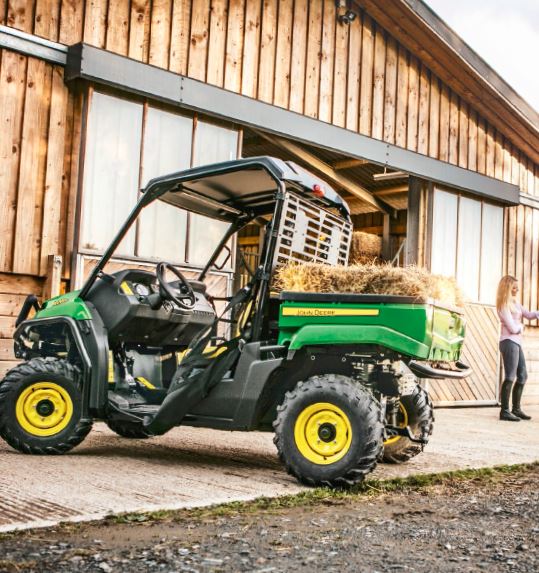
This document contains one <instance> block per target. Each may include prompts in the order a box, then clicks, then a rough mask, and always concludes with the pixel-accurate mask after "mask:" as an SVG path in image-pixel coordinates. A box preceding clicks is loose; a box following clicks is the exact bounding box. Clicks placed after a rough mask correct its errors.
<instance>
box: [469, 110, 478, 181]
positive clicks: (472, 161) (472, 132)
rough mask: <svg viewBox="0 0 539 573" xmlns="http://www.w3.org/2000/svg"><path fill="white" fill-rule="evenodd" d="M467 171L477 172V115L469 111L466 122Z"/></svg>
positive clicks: (473, 111)
mask: <svg viewBox="0 0 539 573" xmlns="http://www.w3.org/2000/svg"><path fill="white" fill-rule="evenodd" d="M467 167H468V169H471V170H472V171H477V113H476V112H475V110H473V109H470V116H469V122H468V165H467Z"/></svg>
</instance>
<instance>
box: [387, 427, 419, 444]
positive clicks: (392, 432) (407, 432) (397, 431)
mask: <svg viewBox="0 0 539 573" xmlns="http://www.w3.org/2000/svg"><path fill="white" fill-rule="evenodd" d="M386 433H387V435H388V439H389V438H393V437H394V436H404V437H405V438H408V439H409V440H410V441H411V442H414V444H421V445H425V444H427V443H428V440H426V439H425V438H423V437H422V436H420V437H419V438H417V437H416V436H414V434H413V433H412V430H411V429H410V426H406V427H402V426H401V427H399V426H389V425H388V426H386Z"/></svg>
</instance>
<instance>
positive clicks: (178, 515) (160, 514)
mask: <svg viewBox="0 0 539 573" xmlns="http://www.w3.org/2000/svg"><path fill="white" fill-rule="evenodd" d="M538 467H539V462H538V463H533V464H518V465H506V466H496V467H493V468H480V469H466V470H455V471H448V472H442V473H433V474H419V475H413V476H409V477H405V478H393V479H385V480H380V479H369V480H367V481H365V482H363V483H361V484H359V485H357V486H355V487H353V488H351V489H348V490H335V489H330V488H313V489H310V490H307V491H302V492H300V493H297V494H292V495H285V496H279V497H260V498H257V499H254V500H251V501H232V502H229V503H222V504H218V505H211V506H208V507H199V508H193V509H179V510H164V511H155V512H141V513H139V512H135V513H125V514H119V515H111V516H109V517H107V518H106V519H105V521H106V522H108V523H148V522H161V521H173V522H180V521H186V520H190V519H197V518H198V519H201V518H213V517H223V516H231V515H238V514H249V513H256V512H259V511H279V510H282V509H290V508H294V507H307V506H313V505H317V504H339V503H340V502H345V501H356V500H359V499H361V498H367V497H373V496H380V495H387V494H391V493H395V494H398V493H406V492H407V491H418V490H424V489H428V488H431V487H434V486H446V487H452V486H455V487H457V486H460V485H462V484H463V483H466V482H475V483H477V482H481V483H487V482H489V481H492V480H495V481H496V480H499V479H502V478H503V477H504V476H506V475H510V474H511V475H512V474H515V473H525V472H527V471H532V470H534V469H536V468H538Z"/></svg>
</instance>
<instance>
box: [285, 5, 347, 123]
mask: <svg viewBox="0 0 539 573" xmlns="http://www.w3.org/2000/svg"><path fill="white" fill-rule="evenodd" d="M308 22H309V4H308V0H295V2H294V19H293V26H292V55H291V62H290V109H291V110H292V111H295V112H298V113H303V102H304V99H305V66H306V59H307V52H306V49H305V47H306V45H307V30H308ZM345 108H346V103H345Z"/></svg>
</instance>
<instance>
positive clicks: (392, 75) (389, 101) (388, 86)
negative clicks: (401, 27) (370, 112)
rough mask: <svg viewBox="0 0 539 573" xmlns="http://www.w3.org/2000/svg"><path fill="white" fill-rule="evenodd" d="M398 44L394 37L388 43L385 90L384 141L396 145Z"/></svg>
mask: <svg viewBox="0 0 539 573" xmlns="http://www.w3.org/2000/svg"><path fill="white" fill-rule="evenodd" d="M397 54H398V51H397V43H396V42H395V40H394V39H393V38H392V37H388V38H387V43H386V70H385V90H384V134H383V140H384V141H387V142H388V143H395V121H396V118H395V114H396V107H397V104H396V102H397V58H398V55H397Z"/></svg>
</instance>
